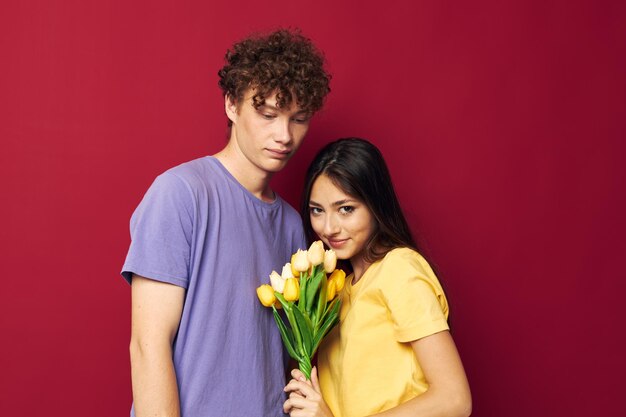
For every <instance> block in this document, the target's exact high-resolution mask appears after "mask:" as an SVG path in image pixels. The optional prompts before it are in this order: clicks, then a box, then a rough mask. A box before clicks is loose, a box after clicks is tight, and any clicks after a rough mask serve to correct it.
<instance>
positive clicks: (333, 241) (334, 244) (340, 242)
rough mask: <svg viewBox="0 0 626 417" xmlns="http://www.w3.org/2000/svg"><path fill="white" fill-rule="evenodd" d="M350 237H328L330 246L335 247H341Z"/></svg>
mask: <svg viewBox="0 0 626 417" xmlns="http://www.w3.org/2000/svg"><path fill="white" fill-rule="evenodd" d="M347 241H348V239H328V246H330V247H331V248H333V249H341V248H342V247H343V246H344V245H345V243H346V242H347Z"/></svg>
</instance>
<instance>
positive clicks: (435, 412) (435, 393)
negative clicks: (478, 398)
mask: <svg viewBox="0 0 626 417" xmlns="http://www.w3.org/2000/svg"><path fill="white" fill-rule="evenodd" d="M411 346H412V347H413V351H414V352H415V356H416V357H417V360H418V362H419V364H420V366H421V367H422V371H423V372H424V376H425V378H426V381H428V385H429V387H428V391H426V392H425V393H423V394H421V395H419V396H417V397H415V398H413V399H411V400H409V401H407V402H405V403H403V404H400V405H398V406H397V407H394V408H392V409H389V410H387V411H384V412H382V413H379V414H375V416H381V417H409V416H411V417H413V416H419V417H467V416H469V415H470V414H471V412H472V398H471V394H470V389H469V384H468V382H467V377H466V376H465V371H464V369H463V364H462V363H461V358H460V357H459V353H458V351H457V349H456V346H455V344H454V341H453V340H452V336H451V335H450V332H449V331H443V332H439V333H435V334H433V335H431V336H427V337H424V338H422V339H419V340H414V341H413V342H411ZM294 377H295V379H292V380H291V381H290V382H289V384H288V385H287V386H286V387H285V391H287V392H289V393H290V398H289V399H288V400H287V401H286V402H285V406H284V409H285V412H291V414H290V415H291V417H300V416H307V417H330V416H332V414H331V413H330V411H329V409H328V406H327V405H326V403H325V402H324V399H323V398H322V396H321V391H320V389H319V383H318V382H317V374H315V378H313V374H311V379H312V381H311V383H309V382H304V381H303V380H302V378H300V374H298V373H297V372H295V371H294Z"/></svg>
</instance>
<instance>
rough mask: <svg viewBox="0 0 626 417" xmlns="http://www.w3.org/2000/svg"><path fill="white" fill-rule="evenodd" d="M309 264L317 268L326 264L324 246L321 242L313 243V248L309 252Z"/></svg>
mask: <svg viewBox="0 0 626 417" xmlns="http://www.w3.org/2000/svg"><path fill="white" fill-rule="evenodd" d="M308 258H309V262H311V265H313V266H316V265H319V264H321V263H322V262H324V244H323V243H322V241H321V240H316V241H315V242H313V243H311V247H310V248H309V252H308Z"/></svg>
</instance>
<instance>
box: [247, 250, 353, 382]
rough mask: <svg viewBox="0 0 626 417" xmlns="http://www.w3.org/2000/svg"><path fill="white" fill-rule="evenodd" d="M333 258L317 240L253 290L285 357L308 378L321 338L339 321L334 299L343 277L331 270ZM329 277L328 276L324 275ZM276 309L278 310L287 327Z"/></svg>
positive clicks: (341, 274)
mask: <svg viewBox="0 0 626 417" xmlns="http://www.w3.org/2000/svg"><path fill="white" fill-rule="evenodd" d="M336 265H337V255H336V254H335V252H334V251H333V250H327V251H324V246H323V244H322V241H321V240H318V241H316V242H313V244H312V245H311V247H310V248H309V250H308V251H305V250H298V251H297V252H296V253H294V254H293V255H292V257H291V262H290V263H287V264H285V266H284V267H283V269H282V274H280V275H279V274H278V273H277V272H276V271H272V273H271V274H270V283H271V285H270V284H263V285H261V286H260V287H259V288H257V290H256V292H257V296H258V297H259V300H260V301H261V304H263V305H264V306H265V307H271V308H272V310H273V313H274V319H275V320H276V325H277V326H278V330H279V331H280V335H281V337H282V339H283V343H284V345H285V347H286V348H287V352H289V355H290V356H291V357H292V358H293V359H295V360H297V361H298V365H299V368H300V370H301V371H302V372H303V373H304V375H306V377H307V378H308V379H311V369H312V366H311V358H313V355H314V354H315V352H316V351H317V348H318V347H319V345H320V343H321V342H322V339H323V338H324V336H326V334H328V332H329V331H330V330H331V329H332V328H333V326H334V325H335V324H337V322H338V321H339V309H340V307H341V300H340V299H339V298H336V297H335V296H336V295H337V294H338V293H339V291H341V289H342V288H343V286H344V283H345V279H346V274H345V272H344V271H342V270H341V269H335V267H336ZM327 274H329V275H327ZM278 309H282V310H283V311H284V312H285V314H284V316H285V317H286V318H287V322H288V324H289V325H287V324H286V323H285V321H284V320H283V318H282V316H281V314H279V312H278Z"/></svg>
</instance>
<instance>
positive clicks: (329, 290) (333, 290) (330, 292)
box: [326, 279, 337, 302]
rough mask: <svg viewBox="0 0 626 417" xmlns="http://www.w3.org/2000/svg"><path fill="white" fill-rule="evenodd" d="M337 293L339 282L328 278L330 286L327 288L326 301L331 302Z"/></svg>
mask: <svg viewBox="0 0 626 417" xmlns="http://www.w3.org/2000/svg"><path fill="white" fill-rule="evenodd" d="M336 293H337V282H336V281H335V280H334V279H330V280H328V287H327V288H326V302H329V301H330V300H332V299H333V298H335V294H336Z"/></svg>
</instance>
